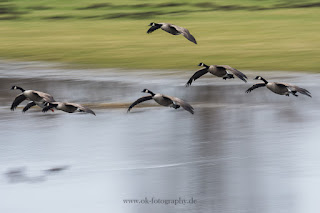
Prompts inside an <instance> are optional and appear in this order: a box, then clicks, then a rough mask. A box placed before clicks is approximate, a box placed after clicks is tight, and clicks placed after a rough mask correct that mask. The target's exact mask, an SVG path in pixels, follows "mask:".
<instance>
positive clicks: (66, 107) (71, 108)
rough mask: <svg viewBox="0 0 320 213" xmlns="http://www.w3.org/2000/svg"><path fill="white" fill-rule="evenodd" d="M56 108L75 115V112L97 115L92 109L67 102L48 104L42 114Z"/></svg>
mask: <svg viewBox="0 0 320 213" xmlns="http://www.w3.org/2000/svg"><path fill="white" fill-rule="evenodd" d="M52 108H56V109H58V110H62V111H64V112H68V113H73V112H75V111H78V112H85V113H90V114H92V115H96V114H95V113H94V112H93V111H92V110H91V109H89V108H88V107H85V106H82V105H80V104H75V103H67V102H48V103H46V106H45V107H44V108H43V109H42V112H47V111H48V110H49V109H52Z"/></svg>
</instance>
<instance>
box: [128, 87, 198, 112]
mask: <svg viewBox="0 0 320 213" xmlns="http://www.w3.org/2000/svg"><path fill="white" fill-rule="evenodd" d="M142 92H144V93H149V94H150V95H148V96H143V97H141V98H139V99H138V100H136V101H135V102H133V103H132V104H131V105H130V106H129V108H128V111H127V112H130V110H131V109H132V107H134V106H135V105H137V104H139V103H141V102H144V101H148V100H151V99H153V100H154V101H155V102H157V103H158V104H160V105H162V106H166V107H167V106H169V107H172V108H174V109H178V108H180V106H181V107H182V108H183V109H185V110H187V111H188V112H190V113H191V114H193V113H194V111H193V110H194V109H193V107H192V106H191V105H190V104H188V103H187V102H185V101H183V100H181V99H180V98H176V97H172V96H168V95H162V94H155V93H153V92H152V91H150V90H148V89H144V90H142Z"/></svg>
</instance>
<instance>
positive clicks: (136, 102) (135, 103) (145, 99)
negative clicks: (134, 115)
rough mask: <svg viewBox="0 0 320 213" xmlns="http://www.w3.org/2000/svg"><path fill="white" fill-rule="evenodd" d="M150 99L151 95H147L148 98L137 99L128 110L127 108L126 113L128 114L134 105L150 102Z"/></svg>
mask: <svg viewBox="0 0 320 213" xmlns="http://www.w3.org/2000/svg"><path fill="white" fill-rule="evenodd" d="M151 99H152V96H151V95H148V96H143V97H141V98H139V99H138V100H136V101H135V102H133V103H132V104H131V105H130V106H129V108H128V111H127V112H130V110H131V108H132V107H134V106H135V105H137V104H139V103H141V102H144V101H148V100H151Z"/></svg>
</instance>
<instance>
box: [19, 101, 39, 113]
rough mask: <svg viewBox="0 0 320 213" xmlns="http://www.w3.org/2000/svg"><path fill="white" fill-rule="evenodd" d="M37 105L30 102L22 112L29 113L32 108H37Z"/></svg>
mask: <svg viewBox="0 0 320 213" xmlns="http://www.w3.org/2000/svg"><path fill="white" fill-rule="evenodd" d="M35 105H36V103H34V102H33V101H30V102H29V103H28V104H27V105H26V106H25V107H24V108H23V110H22V112H26V111H28V110H29V109H30V108H31V107H33V106H35Z"/></svg>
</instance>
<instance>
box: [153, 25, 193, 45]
mask: <svg viewBox="0 0 320 213" xmlns="http://www.w3.org/2000/svg"><path fill="white" fill-rule="evenodd" d="M149 26H151V27H150V28H149V30H148V31H147V33H148V34H149V33H152V32H153V31H155V30H157V29H159V28H161V29H162V30H164V31H166V32H168V33H170V34H172V35H179V34H182V35H183V36H184V37H186V39H188V40H189V41H191V42H193V43H195V44H197V41H196V39H195V38H194V37H193V36H192V35H191V34H190V32H189V30H187V29H186V28H183V27H179V26H177V25H174V24H169V23H154V22H151V23H150V24H149Z"/></svg>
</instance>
